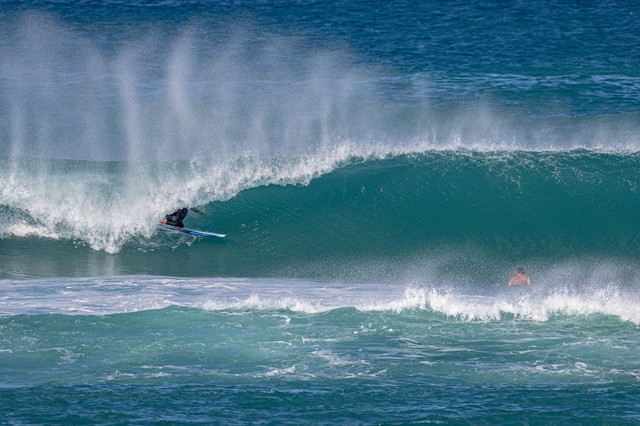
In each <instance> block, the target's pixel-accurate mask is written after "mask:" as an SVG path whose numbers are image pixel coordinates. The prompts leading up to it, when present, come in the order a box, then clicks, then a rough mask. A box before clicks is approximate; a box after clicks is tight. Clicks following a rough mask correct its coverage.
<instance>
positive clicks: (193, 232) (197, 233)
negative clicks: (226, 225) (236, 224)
mask: <svg viewBox="0 0 640 426" xmlns="http://www.w3.org/2000/svg"><path fill="white" fill-rule="evenodd" d="M158 228H161V229H164V230H165V231H173V232H182V233H184V234H190V235H195V236H196V237H210V238H224V237H226V236H227V235H226V234H217V233H215V232H204V231H196V230H195V229H189V228H182V229H180V231H178V230H177V229H176V227H175V226H173V225H167V224H165V223H159V224H158Z"/></svg>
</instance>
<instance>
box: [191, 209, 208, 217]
mask: <svg viewBox="0 0 640 426" xmlns="http://www.w3.org/2000/svg"><path fill="white" fill-rule="evenodd" d="M189 210H191V211H192V212H195V213H198V214H199V215H200V216H202V215H203V214H204V212H203V211H200V210H198V209H196V208H195V207H189Z"/></svg>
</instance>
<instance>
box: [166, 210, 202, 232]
mask: <svg viewBox="0 0 640 426" xmlns="http://www.w3.org/2000/svg"><path fill="white" fill-rule="evenodd" d="M189 210H191V211H193V212H195V213H199V214H200V216H202V215H203V214H204V212H202V211H200V210H198V209H196V208H195V207H183V208H181V209H178V210H176V211H175V212H173V213H171V214H168V215H167V216H166V217H165V218H164V219H163V220H162V221H161V222H160V223H164V224H166V225H171V226H175V227H176V231H179V230H181V229H182V228H184V223H182V219H184V218H185V217H187V214H188V213H189Z"/></svg>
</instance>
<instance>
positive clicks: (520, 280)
mask: <svg viewBox="0 0 640 426" xmlns="http://www.w3.org/2000/svg"><path fill="white" fill-rule="evenodd" d="M515 285H531V278H529V277H528V276H527V275H525V273H524V268H518V273H517V274H515V275H514V276H513V278H511V280H510V281H509V286H515Z"/></svg>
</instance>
